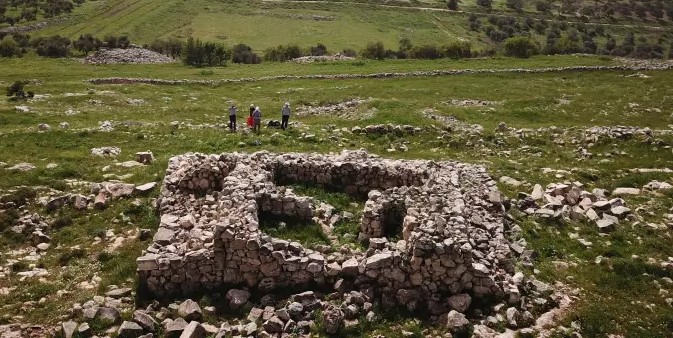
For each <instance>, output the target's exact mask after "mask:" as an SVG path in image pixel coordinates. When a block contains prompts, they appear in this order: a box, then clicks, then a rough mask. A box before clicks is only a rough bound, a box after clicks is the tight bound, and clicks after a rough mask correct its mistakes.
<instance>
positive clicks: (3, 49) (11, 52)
mask: <svg viewBox="0 0 673 338" xmlns="http://www.w3.org/2000/svg"><path fill="white" fill-rule="evenodd" d="M0 56H1V57H6V58H11V57H13V56H21V49H20V48H19V44H18V43H16V41H14V38H13V37H11V36H9V35H6V36H5V37H4V38H2V40H1V41H0Z"/></svg>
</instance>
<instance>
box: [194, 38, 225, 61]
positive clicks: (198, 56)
mask: <svg viewBox="0 0 673 338" xmlns="http://www.w3.org/2000/svg"><path fill="white" fill-rule="evenodd" d="M229 57H230V53H229V51H228V50H227V49H226V48H225V47H224V45H222V44H217V43H213V42H206V43H203V42H202V41H201V40H199V39H196V40H194V38H191V37H190V38H189V39H188V40H187V43H186V44H185V49H184V57H183V63H184V64H185V65H188V66H193V67H214V66H223V65H225V64H226V62H227V60H228V59H229Z"/></svg>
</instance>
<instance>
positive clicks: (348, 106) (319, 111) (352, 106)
mask: <svg viewBox="0 0 673 338" xmlns="http://www.w3.org/2000/svg"><path fill="white" fill-rule="evenodd" d="M370 100H371V98H369V99H367V100H364V99H360V98H356V99H352V100H347V101H344V102H340V103H336V104H332V105H327V106H316V107H314V106H300V107H298V108H297V115H299V116H302V115H329V116H333V117H341V118H350V119H362V118H367V117H370V116H365V115H366V114H369V113H362V114H360V113H358V107H359V106H360V105H361V104H363V103H366V102H368V101H370Z"/></svg>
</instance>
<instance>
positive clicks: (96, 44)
mask: <svg viewBox="0 0 673 338" xmlns="http://www.w3.org/2000/svg"><path fill="white" fill-rule="evenodd" d="M102 44H103V43H102V42H101V41H100V40H99V39H97V38H95V37H93V35H91V34H85V35H80V36H79V39H77V41H75V42H74V43H73V47H75V49H77V50H78V51H80V52H82V53H84V54H89V52H91V51H94V50H98V49H99V48H100V46H101V45H102Z"/></svg>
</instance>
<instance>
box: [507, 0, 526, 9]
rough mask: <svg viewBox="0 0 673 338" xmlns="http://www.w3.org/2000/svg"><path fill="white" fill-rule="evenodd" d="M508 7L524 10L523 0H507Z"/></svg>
mask: <svg viewBox="0 0 673 338" xmlns="http://www.w3.org/2000/svg"><path fill="white" fill-rule="evenodd" d="M506 4H507V7H508V8H509V9H512V10H515V11H517V12H521V11H522V10H523V0H507V3H506Z"/></svg>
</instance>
